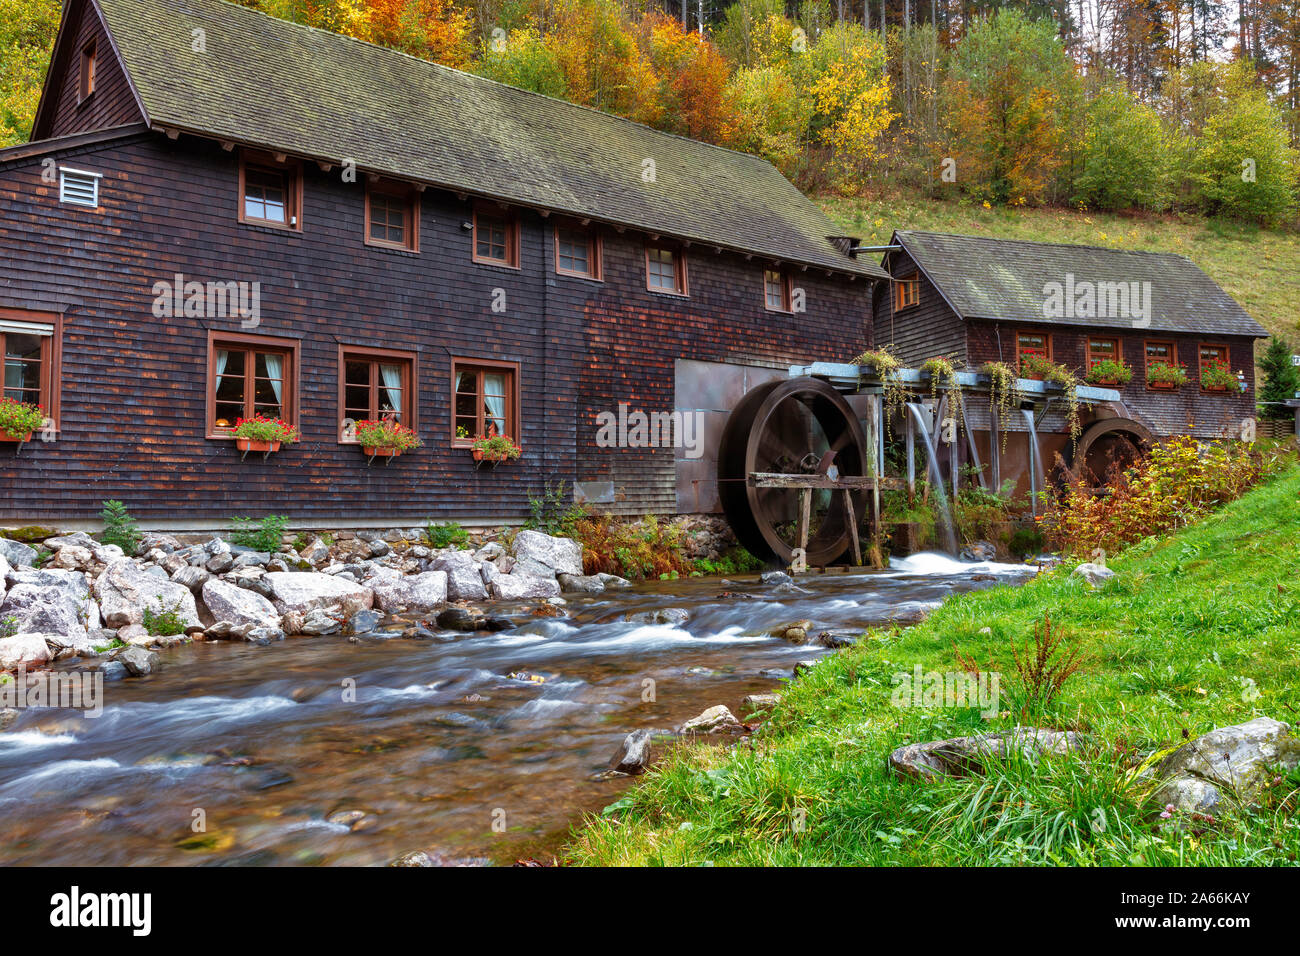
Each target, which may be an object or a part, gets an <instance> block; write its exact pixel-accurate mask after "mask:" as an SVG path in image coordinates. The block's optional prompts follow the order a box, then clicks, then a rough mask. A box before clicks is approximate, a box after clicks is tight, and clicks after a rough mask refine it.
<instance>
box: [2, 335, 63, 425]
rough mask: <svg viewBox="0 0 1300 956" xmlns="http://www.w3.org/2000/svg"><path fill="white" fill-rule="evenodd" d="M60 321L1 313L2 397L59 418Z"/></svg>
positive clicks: (54, 418)
mask: <svg viewBox="0 0 1300 956" xmlns="http://www.w3.org/2000/svg"><path fill="white" fill-rule="evenodd" d="M59 321H60V320H59V317H58V315H56V314H55V313H47V312H27V311H19V310H16V309H0V396H3V397H4V398H8V399H12V400H13V401H15V402H23V403H25V404H30V405H39V406H40V407H41V409H43V410H44V412H45V415H46V417H47V418H49V419H50V420H51V421H54V422H57V421H58V417H59V377H60V376H59V350H58V335H59V332H58V330H59Z"/></svg>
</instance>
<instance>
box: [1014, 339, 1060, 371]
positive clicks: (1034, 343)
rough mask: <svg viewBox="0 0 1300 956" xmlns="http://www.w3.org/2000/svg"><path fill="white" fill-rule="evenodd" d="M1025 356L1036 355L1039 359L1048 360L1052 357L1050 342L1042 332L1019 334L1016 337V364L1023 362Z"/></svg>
mask: <svg viewBox="0 0 1300 956" xmlns="http://www.w3.org/2000/svg"><path fill="white" fill-rule="evenodd" d="M1027 355H1037V356H1038V357H1039V358H1045V359H1050V358H1051V357H1052V341H1051V339H1050V338H1049V337H1048V336H1046V335H1044V334H1043V333H1042V332H1020V333H1018V334H1017V335H1016V362H1017V364H1019V363H1021V362H1023V361H1024V360H1025V356H1027Z"/></svg>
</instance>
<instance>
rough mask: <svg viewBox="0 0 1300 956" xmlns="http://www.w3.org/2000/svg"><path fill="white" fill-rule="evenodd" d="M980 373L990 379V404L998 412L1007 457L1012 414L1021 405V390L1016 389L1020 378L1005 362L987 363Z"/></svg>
mask: <svg viewBox="0 0 1300 956" xmlns="http://www.w3.org/2000/svg"><path fill="white" fill-rule="evenodd" d="M980 371H981V372H983V373H984V374H985V375H987V376H988V377H989V404H990V405H992V406H993V408H995V409H996V410H997V416H998V426H999V430H1000V431H1001V432H1002V453H1003V454H1004V455H1005V454H1006V451H1007V429H1008V428H1009V427H1010V425H1011V413H1012V411H1014V410H1015V408H1016V406H1018V405H1019V404H1020V389H1019V388H1017V387H1016V381H1017V380H1018V379H1019V378H1020V376H1018V375H1017V374H1016V372H1015V370H1014V369H1013V368H1012V367H1011V366H1010V365H1007V364H1006V363H1005V362H986V363H985V364H984V365H982V366H981V367H980Z"/></svg>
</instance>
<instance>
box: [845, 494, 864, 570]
mask: <svg viewBox="0 0 1300 956" xmlns="http://www.w3.org/2000/svg"><path fill="white" fill-rule="evenodd" d="M843 495H844V510H845V511H847V512H848V514H849V537H850V538H852V539H853V566H854V567H859V566H861V564H862V544H861V542H859V541H858V514H857V512H856V511H855V510H854V509H853V492H851V491H849V489H847V488H845V489H844V491H843Z"/></svg>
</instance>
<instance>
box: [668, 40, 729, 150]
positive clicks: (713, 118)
mask: <svg viewBox="0 0 1300 956" xmlns="http://www.w3.org/2000/svg"><path fill="white" fill-rule="evenodd" d="M649 47H650V62H651V65H652V67H653V69H654V71H655V74H656V75H657V77H658V85H659V88H658V101H659V103H658V105H659V109H660V122H659V127H660V128H661V129H665V130H667V131H668V132H670V133H678V134H680V135H682V136H689V137H691V138H692V139H701V140H704V141H705V142H708V143H715V144H725V143H728V142H730V141H731V140H733V139H734V138H735V136H736V135H737V123H736V120H735V117H734V116H733V114H732V111H731V107H730V102H729V100H728V98H727V79H728V74H729V73H730V70H729V69H728V67H727V62H726V60H724V59H723V58H722V55H721V54H720V53H719V52H718V50H717V48H716V47H715V46H714V45H713V44H712V43H710V42H709V41H708V40H706V39H704V37H702V36H700V35H699V33H695V32H687V31H685V30H683V29H682V28H681V25H680V24H679V23H677V21H676V20H670V19H668V18H667V17H664V16H662V15H657V14H656V15H654V16H652V17H651V19H650V37H649Z"/></svg>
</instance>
